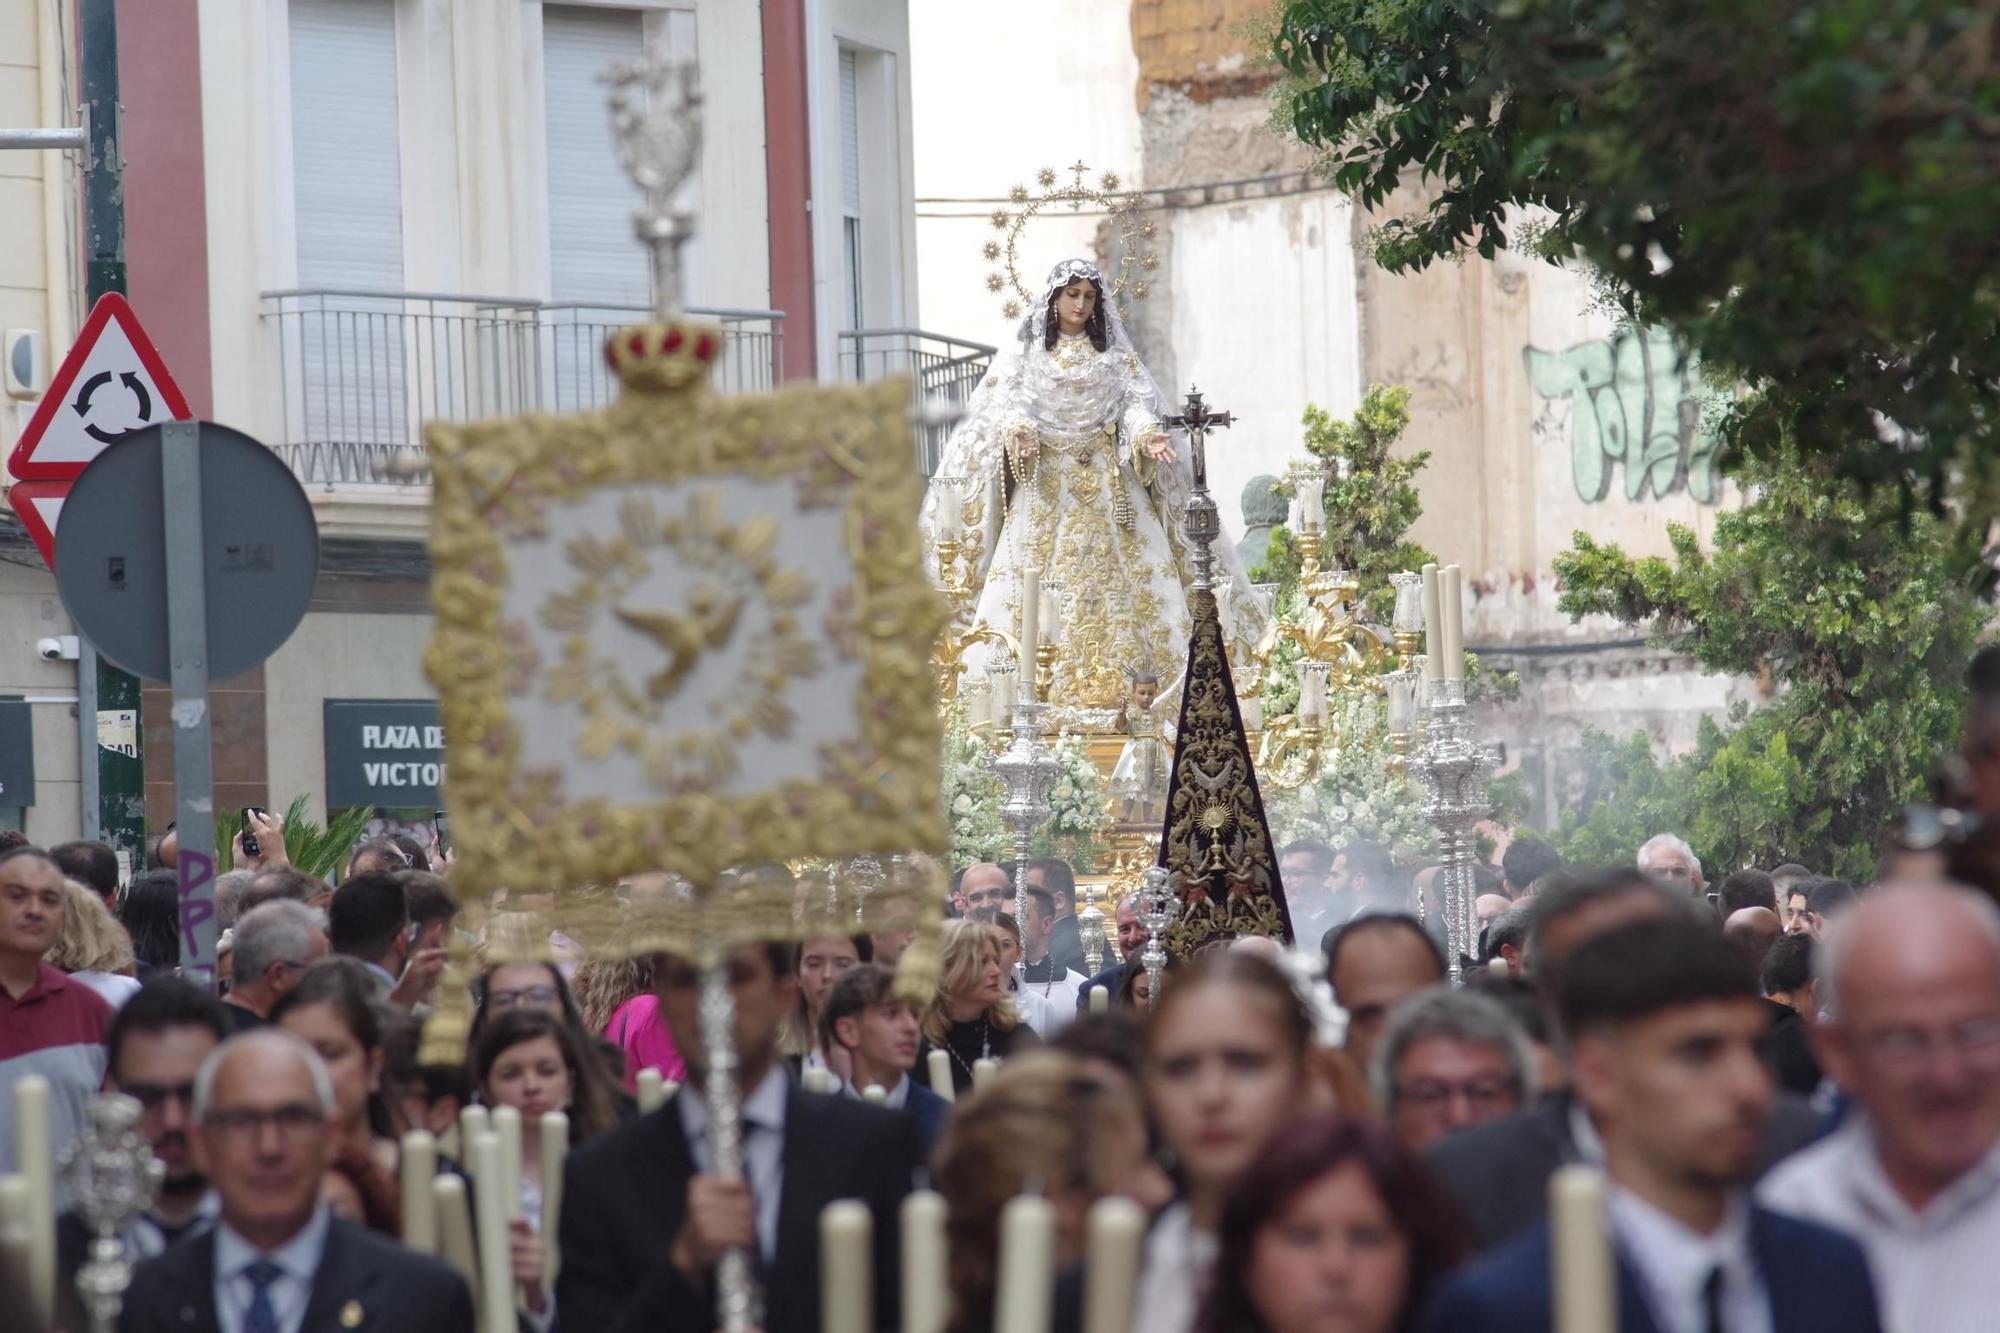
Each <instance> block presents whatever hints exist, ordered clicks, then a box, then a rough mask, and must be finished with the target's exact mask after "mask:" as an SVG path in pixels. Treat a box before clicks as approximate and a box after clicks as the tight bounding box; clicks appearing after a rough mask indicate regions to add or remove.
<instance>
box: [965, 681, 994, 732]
mask: <svg viewBox="0 0 2000 1333" xmlns="http://www.w3.org/2000/svg"><path fill="white" fill-rule="evenodd" d="M965 697H966V719H967V721H969V722H971V724H972V725H973V726H975V727H985V726H991V725H992V723H993V687H992V686H991V685H980V684H978V683H977V682H969V683H968V684H967V685H966V687H965Z"/></svg>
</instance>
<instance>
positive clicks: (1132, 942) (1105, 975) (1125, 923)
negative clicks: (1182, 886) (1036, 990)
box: [1076, 893, 1146, 1013]
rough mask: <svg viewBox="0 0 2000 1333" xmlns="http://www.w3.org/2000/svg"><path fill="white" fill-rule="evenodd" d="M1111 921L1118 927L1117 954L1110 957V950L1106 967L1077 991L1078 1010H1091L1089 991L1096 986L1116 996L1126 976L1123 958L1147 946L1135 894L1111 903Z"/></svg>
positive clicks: (1085, 1011)
mask: <svg viewBox="0 0 2000 1333" xmlns="http://www.w3.org/2000/svg"><path fill="white" fill-rule="evenodd" d="M1111 920H1112V922H1113V924H1114V926H1115V927H1116V930H1117V935H1118V957H1117V958H1112V957H1110V950H1109V949H1107V950H1106V951H1105V954H1106V956H1105V959H1104V970H1103V971H1102V972H1099V973H1098V974H1097V975H1096V976H1094V977H1092V978H1091V979H1090V980H1088V981H1086V982H1084V983H1083V985H1082V986H1081V987H1080V988H1079V989H1078V990H1077V993H1076V1008H1077V1012H1078V1013H1087V1012H1089V1009H1090V992H1091V991H1092V990H1094V989H1097V988H1099V987H1101V988H1103V989H1104V990H1107V991H1109V992H1111V994H1112V995H1113V996H1116V995H1117V994H1118V986H1119V983H1120V982H1122V981H1124V979H1125V963H1124V961H1123V960H1124V959H1127V958H1137V957H1138V956H1139V951H1140V950H1141V949H1143V948H1145V947H1146V928H1145V926H1143V925H1141V924H1140V923H1139V907H1138V904H1137V902H1135V901H1134V895H1133V894H1130V893H1128V894H1126V895H1125V896H1124V897H1123V898H1120V899H1118V900H1117V901H1116V902H1114V903H1112V904H1111Z"/></svg>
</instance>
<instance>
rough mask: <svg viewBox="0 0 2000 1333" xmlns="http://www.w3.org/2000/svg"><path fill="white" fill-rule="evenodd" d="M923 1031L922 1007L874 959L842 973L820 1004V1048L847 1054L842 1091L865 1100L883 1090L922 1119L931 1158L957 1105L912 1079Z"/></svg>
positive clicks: (888, 1101) (886, 1099)
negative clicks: (872, 1090)
mask: <svg viewBox="0 0 2000 1333" xmlns="http://www.w3.org/2000/svg"><path fill="white" fill-rule="evenodd" d="M922 1035H923V1030H922V1028H921V1027H920V1026H919V1024H918V1020H917V1010H916V1007H915V1006H914V1005H912V1004H911V1003H910V1002H909V1001H908V1000H905V999H903V998H901V997H900V996H898V995H897V994H896V974H895V973H894V972H892V971H890V970H889V969H888V968H886V967H880V966H877V965H876V964H874V963H862V964H860V965H859V966H856V967H850V968H848V969H847V970H846V971H845V972H843V973H841V974H840V980H838V981H836V982H834V983H833V989H832V990H831V991H828V992H827V996H826V1001H825V1003H823V1004H821V1005H820V1008H819V1043H820V1049H821V1050H823V1051H827V1052H829V1053H831V1052H833V1051H842V1052H845V1053H846V1056H847V1059H846V1065H847V1072H846V1075H845V1080H844V1082H843V1084H842V1088H841V1091H842V1092H843V1093H844V1094H845V1095H847V1096H849V1097H854V1098H860V1097H861V1096H862V1093H861V1091H860V1090H861V1089H863V1088H870V1087H874V1088H881V1089H882V1090H883V1100H882V1105H884V1106H887V1107H889V1108H890V1109H891V1110H896V1111H902V1112H904V1113H905V1114H907V1115H908V1116H909V1117H910V1118H911V1119H912V1120H914V1121H916V1122H917V1138H918V1141H919V1142H920V1143H921V1144H922V1145H923V1152H924V1157H925V1158H926V1159H928V1158H929V1157H930V1155H931V1150H932V1149H933V1148H935V1147H937V1141H938V1135H939V1134H941V1133H943V1132H944V1119H945V1115H946V1114H947V1113H948V1112H949V1111H950V1110H951V1103H950V1102H948V1101H946V1100H945V1099H944V1098H942V1097H940V1096H938V1095H937V1094H936V1093H935V1092H932V1091H931V1090H930V1089H929V1088H927V1087H925V1086H924V1085H923V1084H922V1083H920V1082H918V1081H917V1080H916V1079H915V1078H914V1077H912V1071H913V1070H914V1069H915V1067H916V1063H917V1047H918V1044H919V1042H918V1038H919V1037H921V1036H922Z"/></svg>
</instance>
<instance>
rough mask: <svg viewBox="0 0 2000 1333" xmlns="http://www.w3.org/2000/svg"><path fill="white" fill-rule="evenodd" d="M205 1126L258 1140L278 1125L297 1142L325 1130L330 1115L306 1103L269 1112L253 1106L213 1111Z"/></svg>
mask: <svg viewBox="0 0 2000 1333" xmlns="http://www.w3.org/2000/svg"><path fill="white" fill-rule="evenodd" d="M203 1123H204V1124H206V1125H208V1126H210V1127H212V1128H214V1129H217V1130H220V1131H221V1132H222V1133H223V1135H224V1136H226V1137H228V1138H233V1139H254V1138H256V1137H257V1134H258V1131H259V1130H261V1129H263V1127H264V1126H266V1125H275V1126H277V1129H278V1134H279V1136H280V1137H281V1138H286V1139H291V1140H294V1141H296V1140H299V1139H302V1138H304V1137H305V1136H306V1135H307V1134H309V1133H311V1132H312V1131H313V1130H316V1129H325V1128H326V1113H325V1112H323V1111H321V1110H320V1109H319V1108H318V1107H317V1106H308V1105H306V1104H305V1103H304V1102H288V1103H286V1104H285V1105H283V1106H278V1107H273V1108H271V1109H270V1110H268V1111H266V1110H260V1109H258V1108H256V1107H249V1106H241V1107H230V1108H228V1109H227V1110H222V1111H210V1112H209V1113H208V1116H207V1118H206V1120H204V1121H203Z"/></svg>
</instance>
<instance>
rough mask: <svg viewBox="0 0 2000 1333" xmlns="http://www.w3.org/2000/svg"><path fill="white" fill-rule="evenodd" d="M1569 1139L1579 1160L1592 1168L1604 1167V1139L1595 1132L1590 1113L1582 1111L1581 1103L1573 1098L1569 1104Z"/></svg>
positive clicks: (1595, 1126) (1594, 1124) (1595, 1128)
mask: <svg viewBox="0 0 2000 1333" xmlns="http://www.w3.org/2000/svg"><path fill="white" fill-rule="evenodd" d="M1569 1137H1570V1140H1571V1142H1573V1143H1575V1144H1576V1155H1577V1157H1578V1158H1579V1159H1580V1160H1582V1161H1585V1162H1588V1163H1589V1164H1590V1165H1592V1166H1603V1165H1604V1138H1603V1136H1602V1135H1600V1134H1599V1133H1598V1132H1597V1125H1596V1123H1595V1122H1593V1121H1592V1120H1591V1118H1590V1112H1588V1111H1586V1110H1584V1109H1583V1103H1582V1102H1581V1101H1579V1100H1578V1099H1576V1098H1574V1097H1572V1098H1570V1102H1569Z"/></svg>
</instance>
